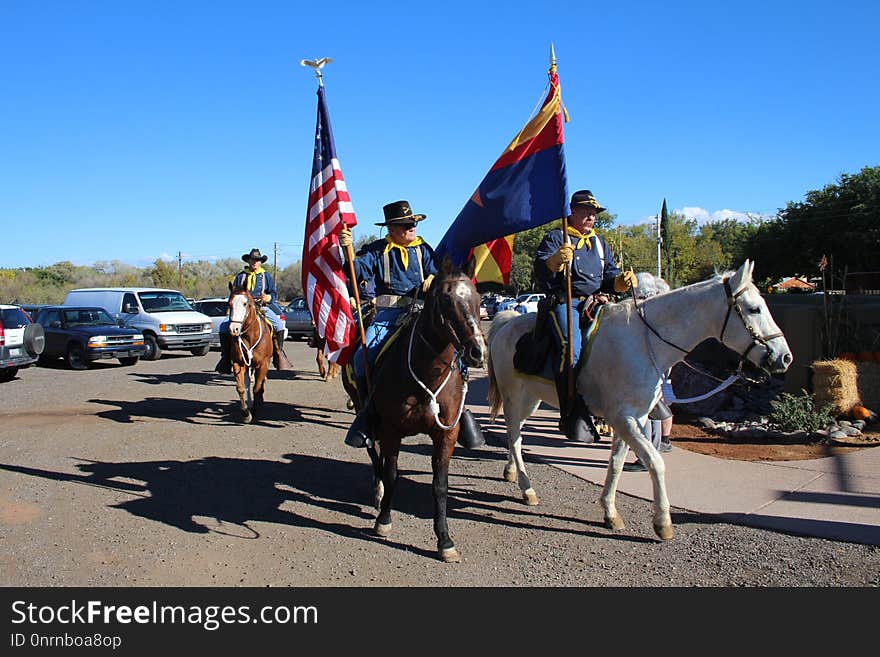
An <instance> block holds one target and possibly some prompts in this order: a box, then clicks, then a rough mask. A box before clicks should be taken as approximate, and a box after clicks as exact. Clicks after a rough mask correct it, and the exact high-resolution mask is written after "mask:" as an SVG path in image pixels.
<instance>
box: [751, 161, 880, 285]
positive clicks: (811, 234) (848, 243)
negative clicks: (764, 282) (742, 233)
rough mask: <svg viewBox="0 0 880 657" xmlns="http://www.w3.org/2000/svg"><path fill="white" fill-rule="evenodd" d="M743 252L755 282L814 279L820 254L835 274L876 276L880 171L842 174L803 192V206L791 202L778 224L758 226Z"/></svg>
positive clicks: (879, 250)
mask: <svg viewBox="0 0 880 657" xmlns="http://www.w3.org/2000/svg"><path fill="white" fill-rule="evenodd" d="M747 251H748V255H749V257H751V258H753V259H754V260H755V263H756V264H755V274H756V277H764V276H768V277H771V278H780V277H782V276H795V275H808V276H810V275H816V274H817V273H818V263H819V261H820V260H821V259H822V256H823V255H826V256H827V257H828V258H829V260H830V259H833V260H834V262H835V269H836V270H837V271H838V272H840V271H843V270H844V268H845V269H846V270H848V271H850V272H858V271H877V270H878V264H877V263H878V257H877V254H878V253H880V167H864V168H863V169H862V170H861V171H859V172H858V173H856V174H842V175H841V176H840V178H839V179H838V181H837V182H836V183H832V184H830V185H826V186H825V187H824V188H822V189H819V190H812V191H809V192H807V194H806V197H805V200H804V201H798V202H795V201H789V202H788V203H787V205H786V207H785V208H784V209H783V210H781V211H780V212H779V215H778V216H777V217H776V219H774V220H771V221H767V222H764V223H762V224H761V226H760V227H759V229H758V231H757V232H756V234H755V237H754V240H753V241H752V242H751V244H750V245H749V246H748V249H747ZM835 275H838V276H839V275H840V274H837V273H836V272H835Z"/></svg>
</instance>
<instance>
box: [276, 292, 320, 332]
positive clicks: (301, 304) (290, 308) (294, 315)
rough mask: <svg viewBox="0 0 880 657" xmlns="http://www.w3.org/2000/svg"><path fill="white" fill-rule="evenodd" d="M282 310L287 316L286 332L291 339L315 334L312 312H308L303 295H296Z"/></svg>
mask: <svg viewBox="0 0 880 657" xmlns="http://www.w3.org/2000/svg"><path fill="white" fill-rule="evenodd" d="M284 312H285V315H286V316H287V333H288V336H289V337H290V338H291V339H294V340H295V339H296V338H306V339H309V338H311V337H312V336H313V335H314V334H315V325H314V324H313V323H312V314H311V313H310V312H309V308H308V306H307V305H306V300H305V298H304V297H297V298H296V299H294V300H293V301H291V302H290V303H289V304H288V305H287V308H285V309H284Z"/></svg>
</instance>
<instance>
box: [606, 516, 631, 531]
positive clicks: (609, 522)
mask: <svg viewBox="0 0 880 657" xmlns="http://www.w3.org/2000/svg"><path fill="white" fill-rule="evenodd" d="M605 526H606V527H607V528H608V529H610V530H612V531H615V532H619V531H620V530H621V529H626V525H625V524H624V522H623V518H621V517H620V516H615V517H613V518H610V517H608V516H605Z"/></svg>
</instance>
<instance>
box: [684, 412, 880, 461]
mask: <svg viewBox="0 0 880 657" xmlns="http://www.w3.org/2000/svg"><path fill="white" fill-rule="evenodd" d="M863 434H864V436H862V437H858V438H851V439H849V441H848V444H847V445H838V444H832V445H828V444H823V443H819V442H816V441H806V440H804V439H798V440H789V441H784V440H781V439H771V440H768V439H762V438H751V439H750V438H731V437H728V436H719V435H717V434H715V433H712V432H710V431H707V430H706V429H704V428H703V427H702V426H701V425H700V424H699V423H698V422H697V420H696V418H691V417H676V418H675V419H674V421H673V425H672V443H673V444H674V445H675V446H676V447H681V448H682V449H687V450H690V451H692V452H697V453H699V454H707V455H709V456H714V457H717V458H722V459H732V460H738V461H801V460H805V459H818V458H822V457H825V456H835V455H838V454H846V453H847V452H854V451H858V450H860V449H870V448H873V447H878V446H880V424H877V423H875V424H873V425H868V426H867V427H865V430H864V432H863Z"/></svg>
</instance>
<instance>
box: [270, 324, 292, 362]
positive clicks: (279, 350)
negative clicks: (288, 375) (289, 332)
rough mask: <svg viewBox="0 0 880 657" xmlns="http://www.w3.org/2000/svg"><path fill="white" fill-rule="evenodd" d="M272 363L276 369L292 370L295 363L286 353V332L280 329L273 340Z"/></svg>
mask: <svg viewBox="0 0 880 657" xmlns="http://www.w3.org/2000/svg"><path fill="white" fill-rule="evenodd" d="M272 364H273V365H274V366H275V369H276V370H292V369H293V364H292V363H291V362H290V361H289V360H287V354H285V353H284V333H283V332H281V331H278V332H277V333H275V336H274V339H273V340H272Z"/></svg>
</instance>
